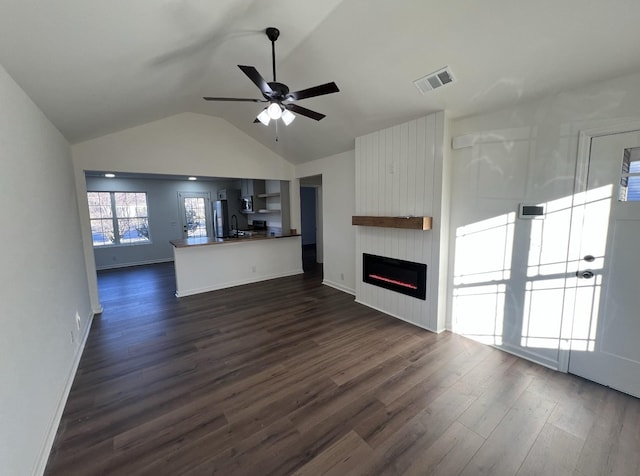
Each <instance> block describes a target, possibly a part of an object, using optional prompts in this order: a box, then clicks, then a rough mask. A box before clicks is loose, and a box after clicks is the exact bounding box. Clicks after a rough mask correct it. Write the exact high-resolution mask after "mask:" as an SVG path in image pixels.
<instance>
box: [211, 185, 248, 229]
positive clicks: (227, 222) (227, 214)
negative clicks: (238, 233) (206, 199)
mask: <svg viewBox="0 0 640 476" xmlns="http://www.w3.org/2000/svg"><path fill="white" fill-rule="evenodd" d="M226 197H227V199H226V200H216V201H215V202H214V203H213V228H214V230H213V233H214V235H215V236H216V238H226V237H228V236H231V233H232V231H233V229H234V228H235V227H236V226H237V227H238V228H237V229H239V230H246V229H247V217H246V216H245V215H243V214H242V213H240V190H227V191H226ZM232 217H235V218H233V223H232ZM236 223H237V225H236Z"/></svg>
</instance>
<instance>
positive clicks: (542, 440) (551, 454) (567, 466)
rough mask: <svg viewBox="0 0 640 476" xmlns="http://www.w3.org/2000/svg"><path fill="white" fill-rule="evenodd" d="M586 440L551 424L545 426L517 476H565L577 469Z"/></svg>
mask: <svg viewBox="0 0 640 476" xmlns="http://www.w3.org/2000/svg"><path fill="white" fill-rule="evenodd" d="M583 446H584V440H583V439H582V438H578V437H577V436H574V435H572V434H570V433H567V432H566V431H564V430H561V429H560V428H558V427H556V426H554V425H553V424H551V423H547V424H545V426H544V427H543V428H542V431H541V432H540V434H539V435H538V438H537V439H536V441H535V443H534V444H533V447H532V448H531V451H529V454H528V455H527V457H526V459H525V460H524V462H523V463H522V466H521V467H520V469H519V470H518V473H517V476H537V475H540V474H544V475H548V476H564V475H566V474H573V472H574V471H575V469H576V464H577V462H578V457H579V456H580V451H581V450H582V447H583Z"/></svg>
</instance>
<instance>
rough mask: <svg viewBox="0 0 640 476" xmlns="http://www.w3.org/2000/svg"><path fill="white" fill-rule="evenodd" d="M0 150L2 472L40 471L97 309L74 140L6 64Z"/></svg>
mask: <svg viewBox="0 0 640 476" xmlns="http://www.w3.org/2000/svg"><path fill="white" fill-rule="evenodd" d="M0 150H1V153H2V160H1V161H0V170H1V172H0V203H1V204H2V206H1V207H0V223H3V224H4V226H5V228H4V233H3V234H4V248H3V250H4V251H3V259H2V266H1V267H0V289H1V290H2V291H1V292H2V298H1V299H0V329H2V331H1V332H0V382H1V383H0V472H1V473H2V474H7V475H27V474H41V473H42V472H43V470H44V464H45V463H46V458H47V457H48V454H49V450H50V448H51V444H52V443H53V437H54V436H55V431H56V429H57V425H58V422H59V420H60V417H61V415H62V410H63V407H64V403H65V400H66V396H67V394H68V391H69V388H70V385H71V383H72V378H73V375H74V373H75V368H76V365H77V359H79V356H80V353H81V347H80V342H82V340H83V336H84V335H85V332H86V330H87V327H88V325H89V322H90V318H91V307H90V303H89V292H88V287H87V280H86V274H85V264H84V258H83V253H82V241H81V238H80V223H79V220H78V207H77V204H76V195H75V186H74V176H73V168H72V163H71V152H70V148H69V145H68V144H67V142H66V140H65V139H64V138H63V137H62V135H61V134H60V133H59V132H58V131H57V130H56V129H55V128H54V127H53V126H52V124H51V123H50V122H49V121H48V120H47V119H46V118H45V116H44V114H42V113H41V112H40V110H39V109H38V108H37V107H36V106H35V105H34V104H33V103H32V102H31V100H30V99H29V98H28V97H27V96H26V94H25V93H24V92H23V91H22V90H21V89H20V87H19V86H18V85H17V84H16V83H15V82H14V81H13V80H12V79H11V78H10V77H9V75H8V74H7V73H6V71H5V70H4V69H3V68H2V67H1V66H0ZM76 316H78V317H79V318H80V328H79V329H78V327H77V326H76ZM72 335H73V340H74V342H73V343H72Z"/></svg>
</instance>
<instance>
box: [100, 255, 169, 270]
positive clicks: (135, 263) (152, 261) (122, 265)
mask: <svg viewBox="0 0 640 476" xmlns="http://www.w3.org/2000/svg"><path fill="white" fill-rule="evenodd" d="M172 261H173V258H160V259H150V260H146V261H133V262H129V263H118V264H113V265H105V266H96V271H103V270H105V269H118V268H130V267H131V266H144V265H146V264H158V263H170V262H172Z"/></svg>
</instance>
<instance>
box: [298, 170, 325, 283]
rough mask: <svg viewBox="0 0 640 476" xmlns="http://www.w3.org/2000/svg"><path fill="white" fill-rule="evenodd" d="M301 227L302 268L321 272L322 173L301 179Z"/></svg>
mask: <svg viewBox="0 0 640 476" xmlns="http://www.w3.org/2000/svg"><path fill="white" fill-rule="evenodd" d="M300 227H301V230H300V232H301V234H302V269H303V271H304V272H305V273H318V272H320V273H321V270H322V261H323V260H322V254H323V253H322V251H323V249H322V175H313V176H311V177H304V178H301V179H300Z"/></svg>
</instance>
